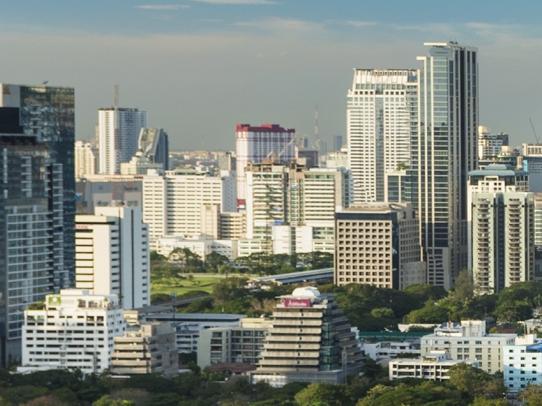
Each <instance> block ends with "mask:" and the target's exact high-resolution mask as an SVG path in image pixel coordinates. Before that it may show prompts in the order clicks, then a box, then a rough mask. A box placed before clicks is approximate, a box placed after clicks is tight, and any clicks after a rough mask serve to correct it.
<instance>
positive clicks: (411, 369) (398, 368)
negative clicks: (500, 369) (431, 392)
mask: <svg viewBox="0 0 542 406" xmlns="http://www.w3.org/2000/svg"><path fill="white" fill-rule="evenodd" d="M463 363H467V364H470V365H473V366H477V364H476V363H473V362H470V361H468V362H465V361H457V360H452V359H450V357H449V356H448V354H447V353H446V351H433V352H431V353H429V354H427V355H423V356H421V357H420V358H398V359H395V360H392V361H390V363H389V378H390V381H393V380H395V379H403V378H416V379H428V380H431V381H446V380H448V379H450V375H449V371H450V368H452V367H453V366H454V365H458V364H463Z"/></svg>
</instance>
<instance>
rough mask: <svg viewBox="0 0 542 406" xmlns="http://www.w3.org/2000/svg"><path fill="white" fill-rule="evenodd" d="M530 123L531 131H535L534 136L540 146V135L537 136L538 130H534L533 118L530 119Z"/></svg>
mask: <svg viewBox="0 0 542 406" xmlns="http://www.w3.org/2000/svg"><path fill="white" fill-rule="evenodd" d="M529 123H530V124H531V130H533V135H534V138H535V139H536V143H537V144H540V140H539V139H538V135H537V134H536V130H535V128H534V124H533V120H532V119H531V117H529Z"/></svg>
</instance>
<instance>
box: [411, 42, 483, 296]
mask: <svg viewBox="0 0 542 406" xmlns="http://www.w3.org/2000/svg"><path fill="white" fill-rule="evenodd" d="M425 46H427V47H428V48H429V53H428V55H427V56H422V57H418V60H419V61H421V63H422V67H421V69H420V73H419V78H418V80H419V90H418V109H419V124H418V130H417V131H416V132H414V134H413V135H414V136H413V139H412V144H411V155H412V158H411V167H410V175H411V179H412V181H413V182H412V203H413V207H414V209H416V210H417V212H418V216H419V220H420V230H421V232H422V245H423V247H424V249H425V260H426V262H427V276H428V282H429V283H430V284H433V285H436V286H443V287H444V288H446V289H449V288H451V287H452V285H453V281H454V278H455V276H456V275H457V274H458V273H459V271H460V270H462V269H465V268H466V266H467V248H466V247H467V227H466V220H467V175H468V172H469V171H471V170H473V169H475V167H476V163H477V157H478V155H477V151H476V150H477V142H476V140H477V137H476V136H477V130H478V59H477V50H476V49H475V48H471V47H466V46H462V45H459V44H457V43H456V42H443V43H426V44H425Z"/></svg>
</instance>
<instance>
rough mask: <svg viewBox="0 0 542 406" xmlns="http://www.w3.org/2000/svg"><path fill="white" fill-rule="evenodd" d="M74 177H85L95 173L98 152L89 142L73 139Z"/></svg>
mask: <svg viewBox="0 0 542 406" xmlns="http://www.w3.org/2000/svg"><path fill="white" fill-rule="evenodd" d="M73 157H74V161H75V162H74V167H75V178H76V179H80V178H85V177H87V176H88V175H95V174H96V170H97V165H98V154H97V151H96V148H95V147H94V145H92V144H91V143H90V142H85V141H75V151H74V156H73Z"/></svg>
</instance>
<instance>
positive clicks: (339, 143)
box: [333, 135, 344, 151]
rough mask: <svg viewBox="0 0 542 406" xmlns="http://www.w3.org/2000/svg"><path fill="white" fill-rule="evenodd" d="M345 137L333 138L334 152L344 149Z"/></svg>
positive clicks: (337, 136)
mask: <svg viewBox="0 0 542 406" xmlns="http://www.w3.org/2000/svg"><path fill="white" fill-rule="evenodd" d="M343 143H344V141H343V136H342V135H335V136H334V137H333V150H334V151H340V150H341V148H342V147H343Z"/></svg>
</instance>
